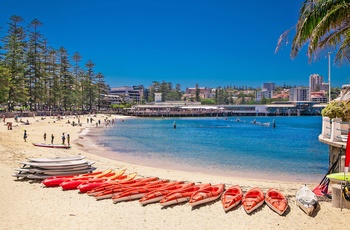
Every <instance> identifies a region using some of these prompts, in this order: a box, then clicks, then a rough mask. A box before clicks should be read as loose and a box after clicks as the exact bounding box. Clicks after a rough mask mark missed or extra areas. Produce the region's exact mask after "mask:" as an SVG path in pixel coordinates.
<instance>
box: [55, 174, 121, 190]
mask: <svg viewBox="0 0 350 230" xmlns="http://www.w3.org/2000/svg"><path fill="white" fill-rule="evenodd" d="M114 175H115V172H111V173H109V174H105V175H104V176H103V177H98V178H81V179H72V180H68V181H64V182H62V183H61V184H60V186H61V188H62V189H63V190H72V189H77V187H78V186H79V185H80V184H82V183H84V182H87V181H89V180H90V181H93V180H95V181H96V182H97V181H98V180H99V181H103V180H104V179H108V178H111V177H113V176H114Z"/></svg>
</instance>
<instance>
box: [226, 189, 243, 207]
mask: <svg viewBox="0 0 350 230" xmlns="http://www.w3.org/2000/svg"><path fill="white" fill-rule="evenodd" d="M242 198H243V193H242V189H241V187H240V186H239V185H233V186H231V187H229V188H228V189H227V190H226V191H225V192H224V193H223V194H222V196H221V203H222V207H223V208H224V210H225V212H227V211H229V210H230V209H232V208H234V207H236V206H237V205H238V204H239V203H241V201H242Z"/></svg>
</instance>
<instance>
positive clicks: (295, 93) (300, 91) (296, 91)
mask: <svg viewBox="0 0 350 230" xmlns="http://www.w3.org/2000/svg"><path fill="white" fill-rule="evenodd" d="M289 101H310V88H307V87H296V88H291V89H290V90H289Z"/></svg>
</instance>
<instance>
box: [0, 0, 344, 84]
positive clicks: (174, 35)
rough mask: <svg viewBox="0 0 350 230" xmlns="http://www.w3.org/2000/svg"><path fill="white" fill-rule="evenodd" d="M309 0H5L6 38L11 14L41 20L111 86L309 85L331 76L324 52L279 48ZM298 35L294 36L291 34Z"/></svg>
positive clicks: (53, 38)
mask: <svg viewBox="0 0 350 230" xmlns="http://www.w3.org/2000/svg"><path fill="white" fill-rule="evenodd" d="M302 2H303V1H301V0H296V1H280V0H270V1H261V0H252V1H244V0H236V1H234V0H231V1H230V0H207V1H205V0H191V1H190V0H187V1H186V0H171V1H170V0H123V1H122V0H114V1H113V0H99V1H92V0H81V1H74V0H70V1H67V0H60V1H48V0H31V1H28V0H0V5H1V8H0V12H1V14H0V22H1V23H0V27H2V28H3V29H2V30H1V31H0V36H1V37H3V36H4V34H5V33H6V30H7V24H6V23H7V22H9V18H10V16H11V15H19V16H22V17H23V18H24V20H25V21H26V24H29V23H30V22H31V21H32V20H33V19H38V20H39V21H41V22H42V23H43V26H42V27H41V28H40V31H41V33H42V34H43V35H44V36H45V37H46V38H47V39H48V41H49V44H50V45H51V46H53V47H54V48H56V49H58V48H59V47H60V46H63V47H64V48H66V49H67V50H68V53H69V54H70V55H71V56H72V55H73V54H74V52H79V53H80V54H81V56H82V58H83V62H82V64H85V63H86V61H87V60H89V59H91V60H92V61H93V62H94V63H95V72H96V73H97V72H101V73H102V74H103V75H104V76H105V79H106V82H107V84H109V85H110V86H111V87H117V86H131V85H139V84H143V85H144V86H146V87H147V86H149V85H150V84H151V83H152V82H153V81H159V82H162V81H166V82H172V83H173V85H175V84H181V88H182V89H183V90H185V88H186V87H194V86H195V84H196V83H198V84H199V86H201V87H204V86H208V87H217V86H222V87H223V86H228V85H231V86H233V85H236V86H253V87H256V86H261V85H262V83H265V82H274V83H276V84H277V85H283V84H287V85H296V86H307V85H308V79H309V76H310V75H311V74H314V73H317V74H320V75H322V76H323V77H324V81H325V82H328V60H327V57H326V56H325V55H324V56H322V57H320V59H319V60H318V61H317V62H313V63H309V62H308V59H307V57H306V49H305V48H304V49H302V50H301V52H300V54H299V56H298V57H297V58H296V59H294V60H292V59H291V58H290V50H291V45H290V43H289V44H288V45H287V46H284V47H283V48H282V49H281V51H280V52H278V53H277V54H275V53H274V51H275V48H276V44H277V40H278V38H279V36H280V35H281V34H282V33H283V32H284V31H285V30H287V29H290V28H291V27H293V26H294V25H295V24H296V22H297V19H298V12H299V9H300V5H301V3H302ZM291 39H292V37H291ZM331 76H332V77H331V83H332V86H342V85H343V84H347V83H349V81H350V67H349V66H343V67H337V66H336V65H333V64H332V67H331Z"/></svg>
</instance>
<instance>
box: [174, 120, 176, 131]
mask: <svg viewBox="0 0 350 230" xmlns="http://www.w3.org/2000/svg"><path fill="white" fill-rule="evenodd" d="M174 129H176V121H174Z"/></svg>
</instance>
